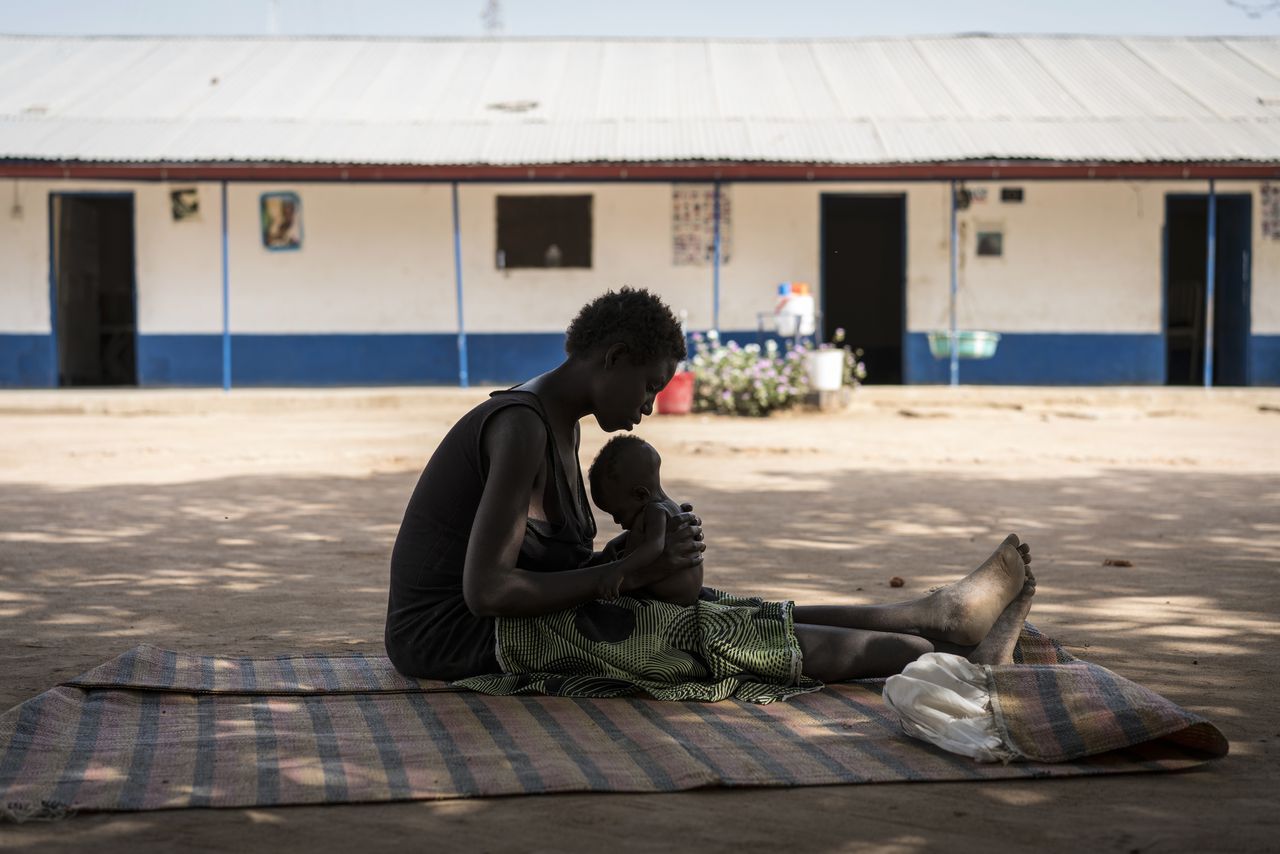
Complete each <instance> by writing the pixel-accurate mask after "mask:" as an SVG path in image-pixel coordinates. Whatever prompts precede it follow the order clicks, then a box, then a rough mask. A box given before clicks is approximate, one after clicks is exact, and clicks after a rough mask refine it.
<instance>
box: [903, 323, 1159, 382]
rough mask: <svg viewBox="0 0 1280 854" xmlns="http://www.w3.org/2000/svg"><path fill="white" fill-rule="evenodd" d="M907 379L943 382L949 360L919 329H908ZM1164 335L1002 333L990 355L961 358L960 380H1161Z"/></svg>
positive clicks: (947, 373)
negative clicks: (932, 348) (933, 351)
mask: <svg viewBox="0 0 1280 854" xmlns="http://www.w3.org/2000/svg"><path fill="white" fill-rule="evenodd" d="M904 361H905V364H904V365H903V369H904V372H905V376H906V381H907V382H908V383H947V382H949V381H950V362H949V361H948V360H946V359H935V358H933V355H932V354H931V353H930V352H929V339H928V336H927V335H926V334H925V333H923V332H910V333H907V352H906V358H905V360H904ZM1164 375H1165V353H1164V337H1163V336H1161V335H1111V334H1093V333H1078V334H1077V333H1021V332H1019V333H1001V336H1000V344H999V346H998V347H997V348H996V354H995V356H993V357H992V358H990V359H962V360H961V362H960V382H961V384H973V385H1160V384H1162V383H1164Z"/></svg>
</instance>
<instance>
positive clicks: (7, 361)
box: [0, 334, 58, 388]
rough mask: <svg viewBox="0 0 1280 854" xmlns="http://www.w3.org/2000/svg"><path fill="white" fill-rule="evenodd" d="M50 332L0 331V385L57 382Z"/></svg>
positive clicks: (37, 385) (31, 385)
mask: <svg viewBox="0 0 1280 854" xmlns="http://www.w3.org/2000/svg"><path fill="white" fill-rule="evenodd" d="M54 355H55V354H54V342H53V336H52V335H38V334H37V335H22V334H0V386H3V387H6V388H49V387H51V386H53V385H54V384H56V383H57V381H58V378H57V376H56V375H55V373H54V370H55V369H54V361H55V359H54Z"/></svg>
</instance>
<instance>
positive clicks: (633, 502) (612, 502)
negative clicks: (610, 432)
mask: <svg viewBox="0 0 1280 854" xmlns="http://www.w3.org/2000/svg"><path fill="white" fill-rule="evenodd" d="M661 467H662V457H660V456H658V452H657V451H656V450H654V447H653V446H652V445H650V444H649V443H648V442H646V441H645V440H644V439H641V438H640V437H639V436H630V435H626V434H623V435H621V436H614V437H613V438H612V439H610V440H609V442H608V444H606V445H605V446H604V447H603V448H601V449H600V453H599V454H597V455H596V458H595V460H594V461H593V462H592V463H591V468H590V469H589V470H588V471H587V482H588V483H589V484H590V485H591V500H592V501H594V502H595V503H596V506H597V507H599V508H600V509H601V510H603V511H604V512H606V513H608V514H610V515H611V516H613V521H614V522H616V523H617V524H619V525H621V526H622V527H623V528H624V529H626V530H630V529H631V528H632V526H633V525H634V524H635V523H636V519H637V517H638V516H639V514H640V511H641V510H642V509H643V508H644V506H645V505H646V504H648V503H649V502H650V501H652V500H653V499H655V498H663V497H665V495H666V493H664V492H663V491H662V481H661V480H660V479H659V476H658V470H659V469H660V468H661Z"/></svg>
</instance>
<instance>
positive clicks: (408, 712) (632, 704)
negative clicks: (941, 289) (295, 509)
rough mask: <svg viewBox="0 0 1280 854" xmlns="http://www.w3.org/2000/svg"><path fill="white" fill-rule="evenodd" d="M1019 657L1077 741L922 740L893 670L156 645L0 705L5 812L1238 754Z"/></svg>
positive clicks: (656, 787) (627, 788) (1043, 661)
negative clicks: (527, 682)
mask: <svg viewBox="0 0 1280 854" xmlns="http://www.w3.org/2000/svg"><path fill="white" fill-rule="evenodd" d="M1018 659H1019V660H1020V661H1021V663H1022V664H1021V666H1019V665H1015V666H1011V667H1009V668H996V671H997V673H996V677H997V679H996V683H997V686H998V690H999V697H1000V703H1001V707H1000V708H1001V711H1002V714H1003V715H1004V717H1005V720H1006V725H1008V726H1009V731H1010V733H1011V734H1012V735H1014V737H1015V738H1022V739H1027V740H1029V741H1028V743H1030V744H1032V745H1033V746H1035V745H1036V744H1037V743H1043V744H1044V745H1046V747H1045V748H1044V750H1043V754H1042V756H1043V758H1046V759H1052V760H1061V761H1053V762H1016V763H1012V764H1009V765H979V764H977V763H974V762H973V761H971V760H969V759H965V758H962V757H958V756H954V755H952V754H949V753H946V752H944V751H941V750H938V749H936V748H934V747H932V746H930V745H927V744H924V743H922V742H918V741H914V740H911V739H909V738H907V737H905V736H904V735H902V733H901V730H900V729H899V726H898V721H897V718H896V716H895V715H894V714H893V713H892V712H890V711H889V710H888V708H887V707H886V706H885V705H884V703H883V702H882V700H881V699H880V689H881V685H882V683H881V682H880V681H867V682H858V683H848V684H840V685H832V686H828V688H826V689H825V690H823V691H821V692H818V693H815V694H807V695H803V696H800V697H797V698H795V699H793V700H791V701H789V702H786V703H775V704H772V705H767V706H760V705H756V704H752V703H745V702H739V701H732V700H730V701H724V702H719V703H673V702H659V701H655V700H648V699H638V698H623V699H612V700H588V699H566V698H553V697H489V696H485V695H481V694H475V693H470V692H466V691H459V690H456V689H453V688H451V687H449V686H448V685H445V684H444V683H440V682H431V681H424V680H415V679H408V678H406V677H403V676H401V675H399V674H397V673H396V672H395V671H394V670H393V669H392V668H391V665H390V663H389V662H388V661H387V660H386V659H385V658H383V657H380V656H372V655H364V654H360V653H354V654H342V655H285V656H277V657H273V658H226V657H214V656H202V655H189V654H184V653H177V652H171V651H168V650H163V649H159V648H156V647H153V646H139V647H136V648H134V649H131V650H129V651H128V652H126V653H124V654H123V655H121V656H120V657H119V658H116V659H114V660H113V661H110V662H107V663H106V664H103V665H102V666H100V667H97V668H95V669H93V670H91V671H89V672H88V673H85V674H83V675H82V676H80V677H78V678H76V679H74V680H72V681H71V682H67V683H64V684H63V685H60V686H59V687H57V688H54V689H52V690H50V691H46V692H45V693H43V694H41V695H39V696H37V697H34V698H32V699H31V700H28V701H27V702H25V703H23V704H22V705H20V706H17V707H15V708H14V709H11V710H10V711H8V712H7V713H5V714H4V715H2V716H0V818H8V819H10V820H22V819H23V818H33V817H55V816H58V815H60V814H64V813H66V812H70V811H77V810H148V809H164V808H178V807H240V806H270V805H280V804H315V803H348V802H361V801H392V800H413V799H439V798H466V797H477V796H488V795H515V794H533V793H543V792H669V791H677V790H682V789H695V788H700V787H706V786H811V785H823V784H834V783H883V782H900V781H920V780H991V779H1004V778H1013V779H1025V778H1034V777H1059V776H1073V775H1084V774H1108V773H1119V772H1132V771H1165V770H1175V769H1180V768H1186V767H1190V766H1193V765H1197V764H1200V763H1202V762H1205V761H1207V760H1209V759H1212V758H1214V757H1216V756H1221V755H1224V754H1225V753H1226V741H1225V739H1224V738H1223V737H1222V735H1221V733H1219V732H1218V730H1217V729H1216V728H1214V727H1213V726H1212V725H1211V724H1209V723H1208V722H1207V721H1205V720H1203V719H1202V718H1199V717H1197V716H1195V715H1193V714H1191V713H1189V712H1187V711H1185V710H1183V709H1181V708H1179V707H1177V706H1175V705H1173V704H1172V703H1169V702H1168V701H1166V700H1164V699H1163V698H1160V697H1158V696H1157V695H1155V694H1152V693H1151V692H1149V691H1146V690H1145V689H1143V688H1141V687H1139V686H1137V685H1135V684H1134V683H1132V682H1128V681H1127V680H1123V679H1122V678H1121V677H1118V676H1115V675H1114V674H1112V673H1110V671H1106V670H1104V669H1103V668H1097V667H1095V666H1094V665H1084V664H1083V663H1081V662H1075V661H1073V660H1072V659H1071V658H1070V656H1068V655H1067V654H1066V653H1065V652H1063V651H1062V650H1061V647H1059V646H1058V645H1057V644H1055V643H1053V642H1052V641H1050V640H1049V639H1047V638H1044V637H1043V636H1042V635H1040V634H1039V633H1036V632H1035V631H1034V630H1033V629H1031V628H1030V627H1028V631H1027V632H1026V633H1024V635H1023V638H1022V641H1021V644H1020V650H1019V654H1018ZM1026 665H1034V666H1030V667H1028V666H1026ZM1006 671H1007V672H1008V674H1009V676H1008V677H1007V678H1006V677H1005V676H1004V675H1003V674H1004V673H1005V672H1006ZM1028 674H1039V675H1028ZM1090 674H1092V676H1091V675H1090ZM1001 680H1004V681H1003V682H1002V681H1001ZM1099 751H1106V752H1099ZM1029 755H1036V754H1035V753H1030V754H1029Z"/></svg>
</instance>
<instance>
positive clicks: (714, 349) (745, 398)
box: [689, 330, 809, 416]
mask: <svg viewBox="0 0 1280 854" xmlns="http://www.w3.org/2000/svg"><path fill="white" fill-rule="evenodd" d="M693 346H694V353H693V358H692V359H691V360H690V363H689V367H690V369H691V370H693V372H694V374H695V375H696V377H697V379H696V380H695V382H694V393H693V406H694V409H696V410H698V411H700V412H717V413H720V414H721V415H756V416H760V415H768V414H769V413H770V412H773V411H774V410H778V409H790V408H791V407H793V406H795V405H796V404H798V403H800V402H802V401H803V400H804V399H805V396H806V395H808V393H809V372H808V370H807V369H806V367H805V363H804V354H805V352H806V350H807V348H806V347H805V346H804V345H803V344H797V345H796V346H795V347H793V348H789V349H787V350H786V351H785V352H780V350H779V348H778V343H777V342H776V341H773V340H768V341H766V342H765V344H764V346H763V347H761V346H760V345H759V344H747V345H745V346H739V345H738V343H737V342H736V341H730V342H728V343H727V344H722V343H720V334H719V333H718V332H716V331H715V330H712V331H710V332H708V333H707V334H706V335H705V336H704V335H701V334H698V333H694V335H693Z"/></svg>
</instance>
